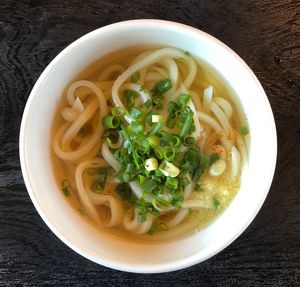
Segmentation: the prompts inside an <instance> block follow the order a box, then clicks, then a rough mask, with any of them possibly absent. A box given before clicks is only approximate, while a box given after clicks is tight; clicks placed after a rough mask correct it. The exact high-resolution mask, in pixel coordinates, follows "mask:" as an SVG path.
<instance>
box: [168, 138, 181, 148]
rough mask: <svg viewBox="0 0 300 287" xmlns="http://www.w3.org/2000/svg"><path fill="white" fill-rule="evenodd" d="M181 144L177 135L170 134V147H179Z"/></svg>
mask: <svg viewBox="0 0 300 287" xmlns="http://www.w3.org/2000/svg"><path fill="white" fill-rule="evenodd" d="M180 145H181V140H180V138H179V137H178V136H172V137H171V138H170V146H171V147H179V146H180Z"/></svg>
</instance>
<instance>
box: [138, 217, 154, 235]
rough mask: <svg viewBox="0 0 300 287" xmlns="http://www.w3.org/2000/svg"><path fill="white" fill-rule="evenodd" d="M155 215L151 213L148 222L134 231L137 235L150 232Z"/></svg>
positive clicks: (147, 218)
mask: <svg viewBox="0 0 300 287" xmlns="http://www.w3.org/2000/svg"><path fill="white" fill-rule="evenodd" d="M153 219H154V217H153V215H152V214H151V213H148V214H147V217H146V220H145V221H144V222H143V223H142V224H140V226H139V227H138V228H137V229H136V230H135V231H134V232H135V233H137V234H145V233H146V232H148V231H149V229H150V228H151V226H152V223H153Z"/></svg>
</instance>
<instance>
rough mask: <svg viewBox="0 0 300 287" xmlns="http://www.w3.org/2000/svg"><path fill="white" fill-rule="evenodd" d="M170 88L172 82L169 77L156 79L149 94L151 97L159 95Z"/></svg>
mask: <svg viewBox="0 0 300 287" xmlns="http://www.w3.org/2000/svg"><path fill="white" fill-rule="evenodd" d="M171 88H172V82H171V80H170V79H164V80H160V81H158V82H157V83H156V84H155V86H154V88H153V89H152V90H151V95H152V96H153V97H159V96H161V95H163V94H164V93H165V92H167V91H168V90H170V89H171Z"/></svg>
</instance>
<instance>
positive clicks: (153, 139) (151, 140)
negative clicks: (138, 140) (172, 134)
mask: <svg viewBox="0 0 300 287" xmlns="http://www.w3.org/2000/svg"><path fill="white" fill-rule="evenodd" d="M147 141H148V142H149V144H150V145H151V147H152V148H156V147H158V146H159V142H160V140H159V137H157V136H156V135H152V136H150V137H148V138H147Z"/></svg>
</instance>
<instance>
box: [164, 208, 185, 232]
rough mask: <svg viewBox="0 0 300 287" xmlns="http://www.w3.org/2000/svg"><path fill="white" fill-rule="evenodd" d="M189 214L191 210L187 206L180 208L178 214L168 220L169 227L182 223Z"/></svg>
mask: <svg viewBox="0 0 300 287" xmlns="http://www.w3.org/2000/svg"><path fill="white" fill-rule="evenodd" d="M188 215H189V210H188V209H187V208H182V209H180V210H179V211H178V212H177V213H176V215H175V216H174V217H173V218H172V219H171V220H169V221H167V222H166V224H167V225H168V227H169V228H173V227H175V226H176V225H178V224H179V223H181V222H182V221H183V220H184V219H185V218H186V217H187V216H188Z"/></svg>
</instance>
